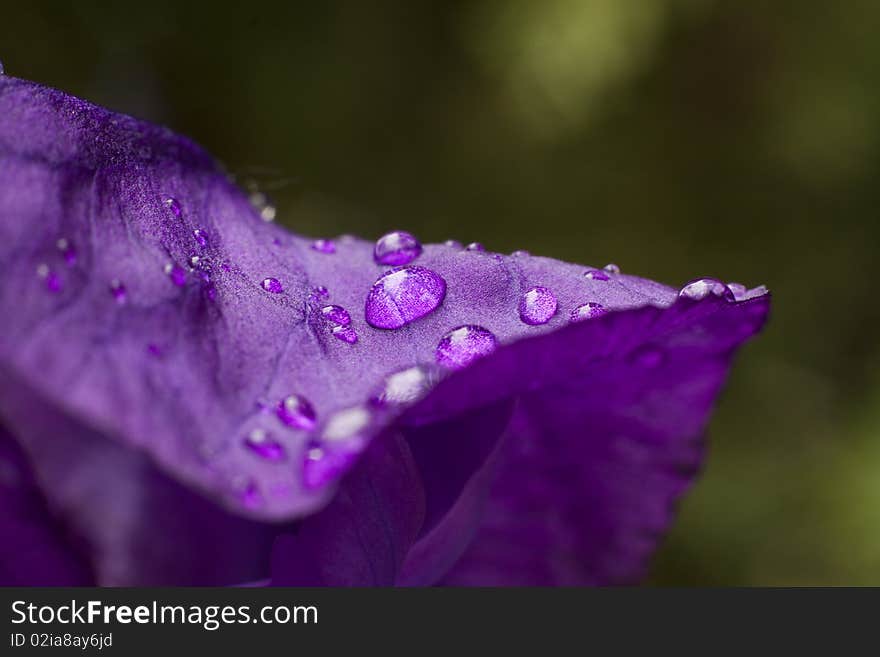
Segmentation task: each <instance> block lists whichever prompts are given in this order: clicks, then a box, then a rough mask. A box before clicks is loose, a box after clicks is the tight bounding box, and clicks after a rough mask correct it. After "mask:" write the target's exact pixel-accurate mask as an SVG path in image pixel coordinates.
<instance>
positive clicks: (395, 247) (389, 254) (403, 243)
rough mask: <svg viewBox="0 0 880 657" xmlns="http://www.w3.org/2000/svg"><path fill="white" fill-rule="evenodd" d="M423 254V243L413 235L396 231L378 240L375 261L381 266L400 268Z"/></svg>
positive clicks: (374, 248) (374, 252) (375, 247)
mask: <svg viewBox="0 0 880 657" xmlns="http://www.w3.org/2000/svg"><path fill="white" fill-rule="evenodd" d="M421 253H422V243H421V242H419V240H418V239H416V237H415V236H414V235H412V234H411V233H407V232H405V231H402V230H395V231H393V232H391V233H388V234H386V235H383V236H382V237H380V238H379V239H378V240H376V246H374V247H373V259H374V260H375V261H376V264H379V265H392V266H395V267H397V266H400V265H406V264H409V263H411V262H412V261H413V260H415V259H416V258H418V257H419V256H420V255H421Z"/></svg>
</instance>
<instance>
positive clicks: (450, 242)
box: [443, 240, 462, 249]
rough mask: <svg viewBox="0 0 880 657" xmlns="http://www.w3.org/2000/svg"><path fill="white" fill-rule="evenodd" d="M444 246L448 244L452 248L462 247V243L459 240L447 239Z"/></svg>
mask: <svg viewBox="0 0 880 657" xmlns="http://www.w3.org/2000/svg"><path fill="white" fill-rule="evenodd" d="M443 246H448V247H449V248H450V249H460V248H462V244H461V242H459V241H458V240H446V241H445V242H443Z"/></svg>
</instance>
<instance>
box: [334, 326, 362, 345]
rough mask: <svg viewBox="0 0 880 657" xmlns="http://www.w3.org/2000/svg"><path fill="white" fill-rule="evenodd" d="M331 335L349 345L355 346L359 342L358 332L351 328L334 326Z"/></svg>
mask: <svg viewBox="0 0 880 657" xmlns="http://www.w3.org/2000/svg"><path fill="white" fill-rule="evenodd" d="M330 333H332V334H333V337H334V338H336V339H337V340H342V341H343V342H347V343H348V344H355V343H356V342H357V341H358V334H357V331H355V330H354V329H353V328H352V327H350V326H334V327H333V328H332V329H331V330H330Z"/></svg>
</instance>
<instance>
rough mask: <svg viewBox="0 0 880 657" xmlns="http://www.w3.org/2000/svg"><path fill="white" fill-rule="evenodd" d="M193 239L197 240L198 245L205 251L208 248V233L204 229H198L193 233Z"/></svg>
mask: <svg viewBox="0 0 880 657" xmlns="http://www.w3.org/2000/svg"><path fill="white" fill-rule="evenodd" d="M193 237H194V238H195V240H196V244H198V245H199V246H200V247H202V248H203V249H204V248H205V247H207V246H208V233H207V232H205V230H204V229H203V228H196V229H195V230H194V231H193Z"/></svg>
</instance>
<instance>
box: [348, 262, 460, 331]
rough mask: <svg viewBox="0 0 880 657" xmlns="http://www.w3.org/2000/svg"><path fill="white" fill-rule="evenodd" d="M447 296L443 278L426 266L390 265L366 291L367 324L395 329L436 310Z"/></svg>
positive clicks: (365, 312)
mask: <svg viewBox="0 0 880 657" xmlns="http://www.w3.org/2000/svg"><path fill="white" fill-rule="evenodd" d="M445 297H446V281H444V280H443V277H442V276H440V274H438V273H436V272H434V271H432V270H430V269H427V268H425V267H417V266H407V267H400V268H398V269H392V270H391V271H390V272H388V273H386V274H384V275H383V276H382V277H381V278H379V280H377V281H376V282H375V283H374V284H373V287H372V288H371V289H370V293H369V294H368V295H367V301H366V306H365V308H364V315H365V317H366V320H367V323H368V324H369V325H370V326H373V327H375V328H380V329H396V328H400V327H401V326H405V325H406V324H409V323H410V322H413V321H415V320H417V319H419V318H420V317H424V316H425V315H428V314H429V313H432V312H433V311H434V310H436V309H437V308H438V307H439V306H440V304H441V303H443V299H444V298H445Z"/></svg>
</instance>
